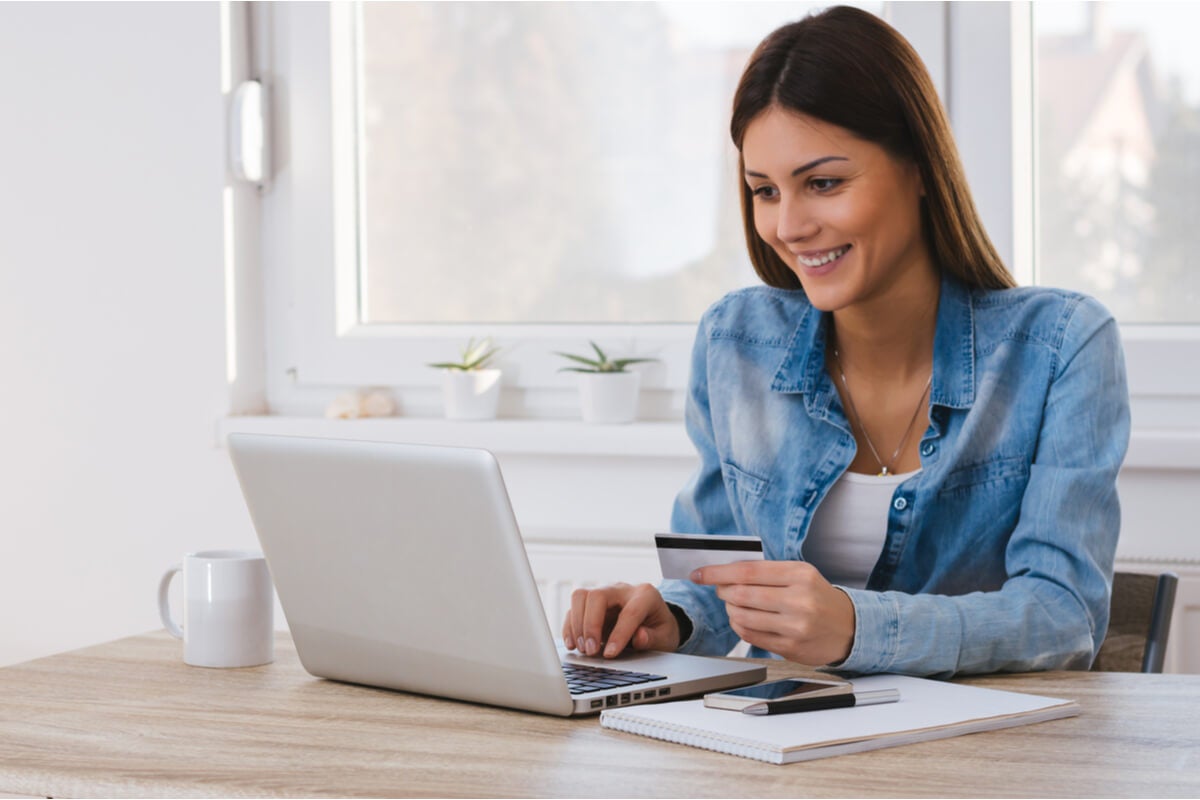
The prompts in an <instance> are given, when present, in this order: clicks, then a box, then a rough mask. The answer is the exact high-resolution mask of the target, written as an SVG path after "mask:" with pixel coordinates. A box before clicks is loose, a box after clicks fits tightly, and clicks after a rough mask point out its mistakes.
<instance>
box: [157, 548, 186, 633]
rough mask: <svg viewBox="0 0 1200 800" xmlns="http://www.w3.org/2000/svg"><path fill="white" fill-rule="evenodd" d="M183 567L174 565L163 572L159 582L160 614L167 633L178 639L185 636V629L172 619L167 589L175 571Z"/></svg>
mask: <svg viewBox="0 0 1200 800" xmlns="http://www.w3.org/2000/svg"><path fill="white" fill-rule="evenodd" d="M182 569H183V565H182V564H176V565H174V566H173V567H171V568H170V569H169V570H167V571H166V572H164V573H163V576H162V580H160V581H159V582H158V615H159V616H160V617H162V624H163V627H164V628H166V629H167V633H169V634H171V635H172V636H174V637H175V638H176V639H182V638H183V630H182V629H181V628H180V627H179V626H178V625H176V624H175V620H173V619H171V608H170V606H169V605H168V604H167V589H168V588H169V587H170V586H171V578H174V577H175V573H176V572H180V571H182Z"/></svg>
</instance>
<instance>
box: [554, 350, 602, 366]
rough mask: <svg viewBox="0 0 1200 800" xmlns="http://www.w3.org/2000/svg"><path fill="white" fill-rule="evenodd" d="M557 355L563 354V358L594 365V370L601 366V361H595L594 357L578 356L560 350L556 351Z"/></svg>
mask: <svg viewBox="0 0 1200 800" xmlns="http://www.w3.org/2000/svg"><path fill="white" fill-rule="evenodd" d="M555 355H560V356H562V357H563V358H569V359H571V360H572V361H575V362H578V363H580V364H587V365H588V366H589V367H592V368H593V370H597V369H599V368H600V366H601V363H600V362H599V361H593V360H592V359H590V358H584V357H583V356H577V355H573V354H571V353H559V352H556V353H555Z"/></svg>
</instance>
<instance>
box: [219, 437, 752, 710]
mask: <svg viewBox="0 0 1200 800" xmlns="http://www.w3.org/2000/svg"><path fill="white" fill-rule="evenodd" d="M229 450H230V453H231V454H232V457H233V464H234V468H235V470H236V471H237V476H238V480H239V481H240V482H241V486H242V493H243V495H245V498H246V504H247V506H248V507H249V509H250V516H251V518H252V519H253V521H254V527H255V529H256V531H257V532H258V538H259V541H260V542H261V543H262V549H263V552H264V553H265V554H266V557H267V564H268V566H269V567H270V570H271V576H272V578H273V579H274V581H275V587H276V590H277V591H278V593H279V601H280V604H281V605H282V606H283V611H284V615H285V616H286V617H287V621H288V627H289V628H290V629H291V633H292V638H293V640H294V641H295V644H296V651H297V653H298V654H299V656H300V662H301V663H302V664H303V665H304V668H305V669H306V670H308V672H310V673H311V674H313V675H316V676H318V677H322V678H330V679H333V680H338V681H347V682H351V683H359V684H366V685H369V686H380V687H385V688H388V689H399V690H403V691H408V692H419V693H422V694H429V695H436V696H439V697H450V698H455V699H458V700H468V701H471V702H477V703H487V704H490V705H496V706H505V707H509V708H519V709H526V710H529V711H538V712H542V713H546V714H556V715H559V716H571V715H575V714H595V713H598V712H599V711H600V710H602V709H604V708H613V707H616V706H624V705H630V704H634V703H644V702H658V701H662V700H671V699H675V698H677V697H684V696H687V695H695V694H701V693H704V692H710V691H716V690H719V689H725V688H729V687H733V686H743V685H746V684H750V683H757V682H759V681H761V680H763V679H764V678H765V677H766V670H765V669H764V668H763V667H761V666H755V665H751V664H746V663H743V662H738V661H733V660H727V659H720V658H701V657H698V656H686V655H681V654H676V653H639V654H630V655H627V656H621V657H619V658H616V659H609V660H605V659H599V658H586V657H582V656H577V655H573V654H569V653H568V652H567V651H566V650H565V649H564V648H562V647H561V646H556V644H555V640H554V637H553V636H552V635H551V632H550V628H549V626H548V624H547V621H546V617H545V613H544V612H543V610H542V604H541V601H540V599H539V597H538V590H537V585H536V584H535V583H534V578H533V574H532V572H531V571H530V568H529V560H528V559H527V558H526V555H525V547H524V544H523V542H522V540H521V535H520V532H519V530H518V529H517V523H516V520H515V518H514V517H513V512H512V507H511V506H510V504H509V500H508V493H507V491H506V490H505V488H504V480H503V478H502V477H501V474H500V466H499V464H498V463H497V462H496V459H495V457H494V456H492V454H491V453H489V452H488V451H486V450H476V449H470V448H459V447H434V446H426V445H409V444H388V443H379V442H355V441H341V440H333V439H310V438H302V437H293V436H268V435H257V434H231V435H230V436H229ZM604 670H615V671H616V672H615V673H608V672H604Z"/></svg>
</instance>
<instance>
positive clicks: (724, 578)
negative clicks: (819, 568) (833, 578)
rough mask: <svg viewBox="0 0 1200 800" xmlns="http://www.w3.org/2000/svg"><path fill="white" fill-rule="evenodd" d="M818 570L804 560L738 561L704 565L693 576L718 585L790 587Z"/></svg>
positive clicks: (693, 579) (700, 580)
mask: <svg viewBox="0 0 1200 800" xmlns="http://www.w3.org/2000/svg"><path fill="white" fill-rule="evenodd" d="M814 573H816V570H815V569H814V568H813V566H812V565H811V564H809V563H807V562H804V561H737V562H734V563H732V564H716V565H712V566H707V567H700V568H699V569H697V570H695V571H693V572H692V574H691V575H690V576H689V577H690V578H691V580H692V582H693V583H700V584H704V585H707V586H718V585H721V584H727V583H745V584H755V585H758V586H790V585H792V584H794V583H799V582H802V581H805V580H809V579H810V578H811V576H812V575H813V574H814Z"/></svg>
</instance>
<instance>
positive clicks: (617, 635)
mask: <svg viewBox="0 0 1200 800" xmlns="http://www.w3.org/2000/svg"><path fill="white" fill-rule="evenodd" d="M661 602H662V595H660V594H659V593H658V590H657V589H655V588H654V587H653V586H651V585H650V584H648V583H646V584H642V585H641V586H638V587H637V588H636V589H634V590H633V591H632V592H631V593H630V595H629V597H628V599H627V600H626V602H625V605H624V607H623V608H622V609H621V615H620V616H619V617H617V622H616V624H615V625H613V629H612V631H611V632H610V633H609V634H608V644H607V645H606V646H605V648H604V657H605V658H613V657H615V656H618V655H620V654H621V652H622V651H623V650H624V649H625V648H626V647H627V646H628V645H629V642H630V640H631V639H632V638H633V636H634V634H635V633H637V632H638V631H639V630H640V629H642V623H643V622H645V621H646V618H647V617H649V616H650V613H651V612H652V611H653V610H654V608H655V607H656V604H657V603H661ZM647 633H649V631H647ZM651 638H653V637H652V636H651Z"/></svg>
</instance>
